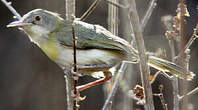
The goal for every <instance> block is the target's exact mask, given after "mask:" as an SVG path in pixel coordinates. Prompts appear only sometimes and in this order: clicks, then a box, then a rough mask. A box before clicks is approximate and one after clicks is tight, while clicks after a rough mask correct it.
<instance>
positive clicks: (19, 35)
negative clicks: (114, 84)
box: [0, 0, 198, 110]
mask: <svg viewBox="0 0 198 110" xmlns="http://www.w3.org/2000/svg"><path fill="white" fill-rule="evenodd" d="M9 1H11V2H12V6H13V7H14V8H15V9H16V10H17V11H18V12H19V13H20V14H21V15H24V14H26V13H27V12H29V11H31V10H33V9H36V8H42V9H47V10H50V11H53V12H57V13H59V14H61V17H63V18H65V1H64V0H20V1H17V0H9ZM93 1H94V0H76V17H80V16H81V15H82V14H83V13H84V12H85V11H86V10H87V9H88V8H89V6H90V5H91V4H92V3H93ZM149 1H150V0H136V2H137V9H138V12H139V16H140V19H141V18H142V17H143V16H144V14H145V11H146V9H147V5H148V3H149ZM177 4H178V1H177V0H158V1H157V6H156V8H155V9H154V11H153V14H152V16H151V18H150V20H149V22H148V24H147V26H146V28H145V30H144V33H143V34H144V39H145V44H146V48H147V50H148V51H151V52H155V51H156V50H157V49H158V48H164V49H166V51H167V59H169V60H170V56H171V55H170V54H169V53H170V49H169V46H168V41H167V40H166V38H165V36H164V33H165V31H166V30H165V28H164V27H163V23H162V22H161V17H163V16H165V15H172V16H175V15H176V12H175V10H176V9H177ZM186 4H187V7H188V11H189V13H190V17H188V18H187V37H188V38H187V39H189V38H190V36H191V35H192V32H193V28H194V27H195V26H196V24H197V20H198V9H197V8H198V1H197V0H187V2H186ZM0 15H1V17H0V24H1V25H0V109H1V110H17V109H18V110H22V109H26V110H63V109H64V110H65V109H66V107H65V106H66V97H65V96H66V95H65V82H64V78H63V71H62V70H61V68H60V67H58V66H57V65H56V64H55V63H53V62H52V61H51V60H50V59H49V58H48V57H47V56H46V55H45V54H44V53H43V52H42V51H41V50H40V49H39V48H38V47H37V46H36V45H35V44H33V43H31V42H30V40H29V38H28V37H27V35H25V34H24V32H22V31H20V30H17V29H11V28H6V25H7V24H8V23H10V22H12V21H13V20H14V19H13V14H12V13H11V12H10V11H9V10H8V9H7V8H6V7H5V6H4V5H3V3H0ZM126 16H127V15H126V13H125V11H124V10H121V9H119V20H118V24H119V36H120V37H122V38H124V39H126V40H131V39H130V36H129V32H130V28H129V26H128V24H129V22H128V21H127V20H126ZM85 21H86V22H88V23H92V24H100V25H102V26H104V27H105V28H108V5H107V3H105V2H104V1H102V2H101V3H100V4H99V6H98V7H97V8H96V9H95V10H94V11H93V13H91V15H90V16H89V17H88V18H87V19H86V20H85ZM196 48H198V41H196V40H195V42H194V43H193V45H192V46H191V59H190V70H192V71H193V72H194V73H195V74H197V71H198V67H197V65H198V60H197V59H196V58H197V56H198V51H197V49H196ZM151 70H152V71H151V73H155V72H156V70H154V69H151ZM132 71H133V72H132ZM131 74H133V75H132V76H133V77H131ZM128 76H130V77H128ZM197 79H198V78H197V76H196V77H195V79H194V80H193V81H191V82H189V83H188V84H189V87H188V88H189V89H188V90H189V91H190V90H192V89H193V88H195V87H197V86H198V80H197ZM93 80H95V79H94V78H91V77H89V76H84V77H82V78H80V81H79V84H85V83H87V82H90V81H93ZM124 80H125V83H123V84H121V85H120V87H119V90H118V92H117V93H116V95H115V97H114V101H113V104H112V110H143V106H140V105H137V104H136V102H135V101H133V100H132V99H129V98H127V97H126V94H127V93H123V92H122V88H124V86H125V85H126V84H127V85H128V86H129V87H131V89H132V88H133V87H134V86H135V85H136V84H141V81H140V74H139V71H138V65H131V64H129V66H128V70H127V74H126V75H125V76H124ZM160 84H163V85H164V91H163V93H164V96H165V100H166V101H167V104H168V108H169V110H171V109H172V105H173V103H172V101H173V96H172V85H171V82H170V81H169V80H168V79H166V78H165V77H164V76H162V75H160V76H158V77H157V79H156V81H155V82H154V83H153V84H152V88H153V93H159V89H158V86H159V85H160ZM105 85H106V84H104V85H99V86H96V87H92V88H90V89H88V90H85V91H83V92H82V93H81V96H86V97H87V98H86V99H85V100H84V101H82V102H80V110H101V108H102V106H103V104H104V102H105V99H106V92H104V87H107V88H108V87H109V85H106V86H105ZM189 103H191V104H192V107H194V109H189V110H197V109H198V106H197V105H198V94H195V95H193V96H192V97H189ZM154 104H155V108H156V110H162V109H163V108H162V105H161V102H160V100H159V97H154Z"/></svg>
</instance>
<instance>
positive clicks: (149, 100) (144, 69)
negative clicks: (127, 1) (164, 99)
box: [129, 0, 154, 110]
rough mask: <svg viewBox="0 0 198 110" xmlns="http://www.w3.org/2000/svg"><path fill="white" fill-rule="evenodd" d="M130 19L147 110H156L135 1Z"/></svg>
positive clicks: (130, 10) (132, 3)
mask: <svg viewBox="0 0 198 110" xmlns="http://www.w3.org/2000/svg"><path fill="white" fill-rule="evenodd" d="M129 17H130V20H131V24H132V26H133V30H134V35H135V40H136V44H137V49H138V53H139V58H140V70H141V77H142V84H143V87H144V91H145V101H146V104H145V109H147V110H154V104H153V95H152V89H151V84H150V79H149V77H150V70H149V66H148V65H147V60H148V57H147V55H146V54H145V53H146V49H145V46H144V40H143V34H142V30H141V27H140V22H139V16H138V13H137V10H136V3H135V0H132V1H131V7H130V9H129Z"/></svg>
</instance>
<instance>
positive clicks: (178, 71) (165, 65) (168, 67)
mask: <svg viewBox="0 0 198 110" xmlns="http://www.w3.org/2000/svg"><path fill="white" fill-rule="evenodd" d="M148 65H149V66H151V67H153V68H156V69H158V70H160V71H162V72H169V73H171V74H173V75H176V76H178V77H179V78H181V79H184V78H185V75H184V71H185V70H184V68H182V67H181V66H179V65H176V64H174V63H172V62H169V61H167V60H164V59H161V58H157V57H154V56H149V59H148ZM194 76H195V74H194V73H193V72H191V71H189V72H187V80H192V79H193V77H194Z"/></svg>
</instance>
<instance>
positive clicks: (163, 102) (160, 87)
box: [153, 85, 168, 110]
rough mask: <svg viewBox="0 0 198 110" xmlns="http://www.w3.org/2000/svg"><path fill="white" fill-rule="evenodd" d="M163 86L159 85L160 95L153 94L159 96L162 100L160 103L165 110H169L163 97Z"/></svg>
mask: <svg viewBox="0 0 198 110" xmlns="http://www.w3.org/2000/svg"><path fill="white" fill-rule="evenodd" d="M163 88H164V87H163V85H159V90H160V93H159V94H153V95H154V96H158V97H159V98H160V101H161V103H162V106H163V108H164V110H168V106H167V103H166V101H165V99H164V95H163Z"/></svg>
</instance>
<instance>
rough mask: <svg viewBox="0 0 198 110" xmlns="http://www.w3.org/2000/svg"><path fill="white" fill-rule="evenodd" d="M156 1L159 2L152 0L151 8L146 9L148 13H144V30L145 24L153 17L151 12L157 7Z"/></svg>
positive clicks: (142, 22)
mask: <svg viewBox="0 0 198 110" xmlns="http://www.w3.org/2000/svg"><path fill="white" fill-rule="evenodd" d="M156 2H157V0H150V2H149V8H148V10H147V11H146V14H145V15H144V17H143V19H142V21H141V28H142V31H144V29H145V26H146V24H147V23H148V21H149V18H150V17H151V14H152V13H153V10H154V9H155V7H156V5H157V4H156Z"/></svg>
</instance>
